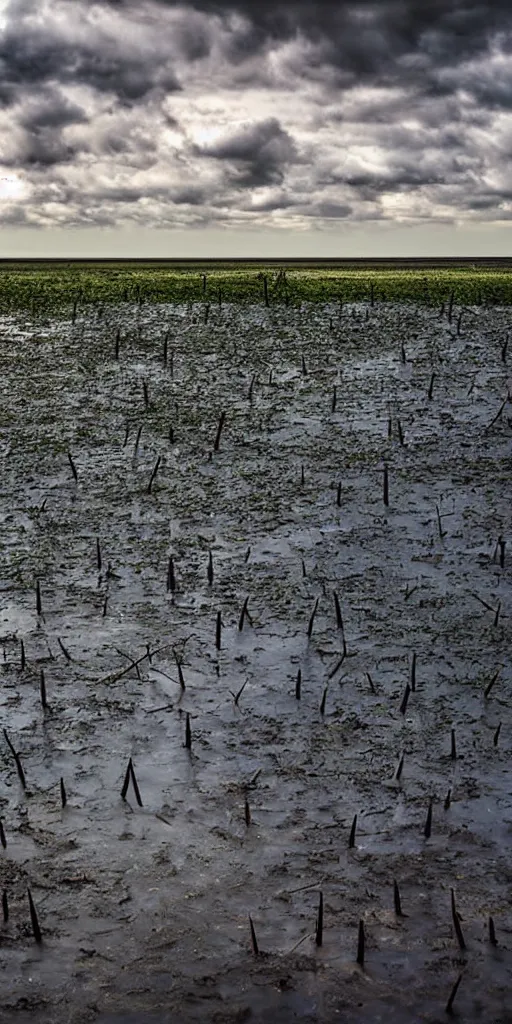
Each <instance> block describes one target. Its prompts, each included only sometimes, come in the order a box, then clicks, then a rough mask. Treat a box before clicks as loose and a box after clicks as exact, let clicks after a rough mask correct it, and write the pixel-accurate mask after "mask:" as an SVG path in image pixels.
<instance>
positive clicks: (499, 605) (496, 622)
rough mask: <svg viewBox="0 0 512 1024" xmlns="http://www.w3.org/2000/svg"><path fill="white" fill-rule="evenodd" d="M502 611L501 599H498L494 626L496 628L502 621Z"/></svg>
mask: <svg viewBox="0 0 512 1024" xmlns="http://www.w3.org/2000/svg"><path fill="white" fill-rule="evenodd" d="M500 611H501V601H498V607H497V608H496V612H495V615H494V622H493V626H494V628H495V629H496V627H497V626H498V623H499V621H500Z"/></svg>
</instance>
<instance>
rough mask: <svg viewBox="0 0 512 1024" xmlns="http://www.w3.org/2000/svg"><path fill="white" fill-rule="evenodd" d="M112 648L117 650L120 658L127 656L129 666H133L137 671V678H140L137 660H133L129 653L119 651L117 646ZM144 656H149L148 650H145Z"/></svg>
mask: <svg viewBox="0 0 512 1024" xmlns="http://www.w3.org/2000/svg"><path fill="white" fill-rule="evenodd" d="M114 650H115V651H117V653H118V654H120V655H121V657H122V658H128V661H129V662H131V667H132V668H134V669H135V671H136V673H137V679H141V674H140V671H139V666H138V664H137V662H136V661H134V660H133V658H132V657H131V656H130V655H129V654H126V651H121V650H120V648H119V647H114ZM146 657H147V658H149V657H150V654H149V651H146Z"/></svg>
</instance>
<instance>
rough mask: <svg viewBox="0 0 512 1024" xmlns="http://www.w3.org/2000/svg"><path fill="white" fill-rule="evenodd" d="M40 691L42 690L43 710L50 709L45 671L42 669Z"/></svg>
mask: <svg viewBox="0 0 512 1024" xmlns="http://www.w3.org/2000/svg"><path fill="white" fill-rule="evenodd" d="M39 689H40V695H41V704H42V705H43V708H47V707H48V701H47V699H46V682H45V678H44V671H43V669H41V674H40V677H39Z"/></svg>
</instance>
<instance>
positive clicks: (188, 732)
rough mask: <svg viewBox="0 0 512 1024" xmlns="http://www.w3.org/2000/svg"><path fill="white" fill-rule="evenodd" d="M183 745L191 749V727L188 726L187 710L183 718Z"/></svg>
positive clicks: (188, 716)
mask: <svg viewBox="0 0 512 1024" xmlns="http://www.w3.org/2000/svg"><path fill="white" fill-rule="evenodd" d="M185 747H186V749H187V750H192V729H191V727H190V715H189V713H188V711H187V717H186V719H185Z"/></svg>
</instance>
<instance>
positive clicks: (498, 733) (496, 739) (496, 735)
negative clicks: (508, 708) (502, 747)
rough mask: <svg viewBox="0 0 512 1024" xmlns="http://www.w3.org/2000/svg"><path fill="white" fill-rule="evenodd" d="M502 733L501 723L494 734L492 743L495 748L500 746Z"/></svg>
mask: <svg viewBox="0 0 512 1024" xmlns="http://www.w3.org/2000/svg"><path fill="white" fill-rule="evenodd" d="M500 731H501V722H500V723H499V725H498V728H497V729H496V732H495V733H494V736H493V738H492V742H493V743H494V746H495V747H497V746H498V740H499V738H500Z"/></svg>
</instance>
